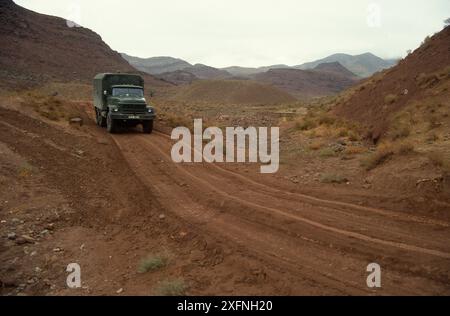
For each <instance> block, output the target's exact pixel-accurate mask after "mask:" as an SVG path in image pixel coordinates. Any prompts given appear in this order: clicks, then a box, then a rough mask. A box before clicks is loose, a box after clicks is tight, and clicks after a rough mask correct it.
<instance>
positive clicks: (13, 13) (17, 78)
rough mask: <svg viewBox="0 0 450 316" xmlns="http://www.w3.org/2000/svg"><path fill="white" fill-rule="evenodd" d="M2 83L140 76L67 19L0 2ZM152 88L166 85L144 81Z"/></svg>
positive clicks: (8, 1)
mask: <svg viewBox="0 0 450 316" xmlns="http://www.w3.org/2000/svg"><path fill="white" fill-rule="evenodd" d="M0 39H1V42H2V49H1V50H0V85H1V86H4V87H28V86H35V85H41V84H43V83H45V82H49V81H59V82H72V81H77V82H82V83H89V84H90V83H91V81H92V78H93V77H94V76H95V74H97V73H100V72H111V71H120V72H136V70H135V69H134V68H133V67H131V66H130V65H129V64H128V63H127V62H126V61H125V60H124V59H123V58H122V57H121V56H120V54H119V53H117V52H115V51H113V50H112V49H111V48H110V47H109V46H108V45H107V44H105V42H103V41H102V39H101V37H100V36H99V35H98V34H96V33H94V32H93V31H91V30H89V29H87V28H83V27H69V26H68V23H67V21H66V20H64V19H62V18H58V17H53V16H48V15H44V14H39V13H36V12H33V11H30V10H27V9H24V8H22V7H20V6H18V5H16V4H15V3H14V2H13V1H11V0H3V1H1V2H0ZM145 79H146V82H147V83H148V84H150V85H152V86H163V85H167V84H166V83H164V82H162V81H160V80H157V79H155V78H153V77H151V76H146V77H145Z"/></svg>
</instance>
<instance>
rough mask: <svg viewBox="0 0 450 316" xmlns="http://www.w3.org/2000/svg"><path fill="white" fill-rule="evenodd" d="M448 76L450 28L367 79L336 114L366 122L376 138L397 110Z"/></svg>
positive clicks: (365, 124) (340, 105) (449, 72)
mask: <svg viewBox="0 0 450 316" xmlns="http://www.w3.org/2000/svg"><path fill="white" fill-rule="evenodd" d="M448 78H450V27H446V28H445V29H444V30H443V31H441V32H439V33H437V34H435V35H434V36H432V37H430V38H426V39H425V41H424V43H423V44H422V46H421V47H419V48H418V49H417V50H415V51H414V52H412V53H411V54H410V55H408V56H407V57H406V58H405V59H403V60H401V61H400V62H399V64H398V65H397V66H395V67H393V68H391V69H389V70H385V71H383V72H382V73H379V74H376V75H374V76H373V77H371V78H369V79H367V80H366V81H365V82H364V83H363V84H362V85H361V86H359V87H358V88H357V89H356V91H355V92H354V93H352V94H351V96H350V97H349V98H348V100H344V101H343V102H341V103H339V104H338V105H337V107H336V108H335V109H334V113H336V114H337V115H338V116H340V117H344V118H346V119H349V120H353V121H357V122H359V123H360V124H362V125H364V126H365V127H366V128H367V129H368V130H369V131H370V133H371V135H372V137H373V138H374V139H375V140H376V139H378V138H379V137H380V136H381V135H382V134H383V133H385V132H386V131H387V130H388V129H389V127H390V124H391V118H392V116H393V115H395V113H397V112H398V111H400V110H401V109H403V108H404V107H405V106H406V105H407V104H409V103H411V102H414V101H418V102H420V101H422V100H423V99H425V98H426V97H427V96H428V95H427V92H428V91H429V89H430V88H433V86H434V85H436V84H438V83H439V81H440V80H442V79H447V80H448ZM433 93H434V94H436V93H446V91H442V92H436V91H433Z"/></svg>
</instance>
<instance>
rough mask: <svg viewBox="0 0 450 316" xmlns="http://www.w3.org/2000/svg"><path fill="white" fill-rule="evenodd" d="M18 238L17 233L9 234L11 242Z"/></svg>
mask: <svg viewBox="0 0 450 316" xmlns="http://www.w3.org/2000/svg"><path fill="white" fill-rule="evenodd" d="M16 238H17V236H16V233H9V234H8V239H9V240H15V239H16Z"/></svg>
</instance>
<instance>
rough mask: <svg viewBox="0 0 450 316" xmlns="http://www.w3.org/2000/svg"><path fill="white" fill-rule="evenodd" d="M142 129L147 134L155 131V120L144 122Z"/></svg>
mask: <svg viewBox="0 0 450 316" xmlns="http://www.w3.org/2000/svg"><path fill="white" fill-rule="evenodd" d="M142 131H143V132H144V133H145V134H151V133H152V132H153V121H144V122H142Z"/></svg>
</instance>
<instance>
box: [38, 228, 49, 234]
mask: <svg viewBox="0 0 450 316" xmlns="http://www.w3.org/2000/svg"><path fill="white" fill-rule="evenodd" d="M48 233H49V230H48V229H44V230H43V231H41V232H40V233H39V235H47V234H48Z"/></svg>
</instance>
